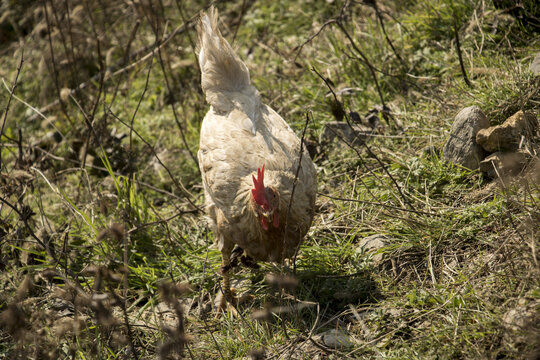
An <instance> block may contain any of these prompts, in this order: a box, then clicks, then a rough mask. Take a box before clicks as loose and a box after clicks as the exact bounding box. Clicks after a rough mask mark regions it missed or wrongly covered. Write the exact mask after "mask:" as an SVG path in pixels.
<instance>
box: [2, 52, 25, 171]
mask: <svg viewBox="0 0 540 360" xmlns="http://www.w3.org/2000/svg"><path fill="white" fill-rule="evenodd" d="M23 62H24V49H23V50H22V53H21V60H19V66H17V74H15V80H14V81H13V86H12V87H11V90H10V91H9V98H8V102H7V105H6V110H5V111H4V118H3V119H2V128H1V129H0V138H1V137H2V135H3V134H4V127H5V126H6V122H7V114H8V112H9V106H10V105H11V99H12V98H13V93H14V92H15V89H16V88H17V81H19V75H20V74H21V69H22V66H23ZM2 165H3V163H2V151H0V170H2Z"/></svg>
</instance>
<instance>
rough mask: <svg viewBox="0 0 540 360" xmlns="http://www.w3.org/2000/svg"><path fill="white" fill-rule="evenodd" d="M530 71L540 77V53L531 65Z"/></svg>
mask: <svg viewBox="0 0 540 360" xmlns="http://www.w3.org/2000/svg"><path fill="white" fill-rule="evenodd" d="M529 70H531V72H532V73H533V74H534V75H540V52H539V53H537V54H536V57H535V58H534V60H533V61H532V63H531V65H529Z"/></svg>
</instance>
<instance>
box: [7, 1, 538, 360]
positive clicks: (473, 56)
mask: <svg viewBox="0 0 540 360" xmlns="http://www.w3.org/2000/svg"><path fill="white" fill-rule="evenodd" d="M524 3H525V5H526V6H525V9H526V10H527V11H528V14H529V15H530V14H534V12H535V11H536V12H537V11H538V7H537V6H536V5H535V4H534V3H533V2H530V3H529V2H524ZM47 4H48V5H47V11H48V12H47V16H48V18H46V17H45V13H44V12H43V8H42V6H41V4H37V3H33V2H28V3H26V4H23V3H21V4H18V3H17V4H15V3H13V4H12V3H8V2H5V3H2V4H1V5H0V13H8V14H9V16H7V17H2V18H1V20H0V38H1V39H2V40H3V41H2V45H0V57H1V59H2V64H3V66H2V68H1V69H0V77H1V78H2V79H3V80H4V81H5V83H6V86H7V87H9V88H10V87H11V86H13V81H14V79H15V77H16V75H17V67H18V65H19V62H20V59H21V56H22V57H23V60H24V61H23V64H22V67H21V70H20V74H19V77H18V81H17V87H16V89H15V92H14V95H15V96H17V97H18V98H19V99H20V100H17V99H15V98H14V97H13V98H11V100H10V93H9V91H8V90H7V89H6V88H5V87H4V84H3V83H2V84H0V87H1V88H2V91H0V94H1V95H0V104H2V105H1V106H2V108H3V109H4V108H5V107H6V106H7V105H8V102H9V105H10V107H9V112H7V113H6V114H4V113H2V117H1V119H2V120H0V124H1V123H3V121H4V119H5V124H4V125H3V128H2V133H1V134H0V136H1V137H0V138H1V145H0V151H1V155H2V157H1V161H0V197H1V199H2V200H1V201H2V202H1V204H0V206H1V207H0V269H1V271H2V273H1V275H0V288H1V289H2V291H1V293H0V357H6V358H35V359H57V358H73V359H94V358H95V359H125V358H130V359H131V358H142V359H145V358H155V357H158V358H160V357H161V358H176V357H180V355H179V353H180V352H182V354H183V355H182V356H183V357H186V358H193V359H203V358H204V359H208V358H210V359H220V358H223V359H234V358H239V359H241V358H249V357H251V358H256V359H257V358H272V359H274V358H275V359H277V358H292V359H308V358H309V359H312V358H319V357H320V358H330V359H344V358H365V359H373V358H385V359H387V358H388V359H409V358H412V359H426V358H427V359H450V358H458V359H462V358H463V359H478V358H489V359H492V358H497V359H503V358H527V356H529V357H530V358H533V357H534V354H537V353H538V351H539V350H538V349H539V342H538V336H537V335H536V334H537V333H538V330H539V329H538V325H536V324H538V323H539V322H538V321H537V320H538V304H539V303H540V288H539V283H538V271H539V267H538V257H539V256H538V248H539V245H540V244H538V239H539V238H540V236H539V235H540V228H539V226H538V224H539V223H540V211H539V207H538V204H539V200H540V199H539V198H540V191H539V188H538V182H537V181H536V180H535V178H534V176H535V174H534V173H532V175H531V176H530V177H529V178H527V177H522V178H519V179H515V180H514V181H512V182H506V183H504V184H502V183H501V182H498V181H494V182H491V181H490V180H488V179H486V178H484V177H483V176H482V175H481V174H480V173H479V172H477V171H469V170H467V169H464V168H461V167H459V166H457V165H453V164H448V163H445V162H444V161H443V160H442V155H441V149H442V146H443V144H444V142H445V141H446V138H447V136H448V130H449V129H450V126H451V124H452V121H453V118H454V116H455V115H456V114H457V113H458V112H459V110H461V109H462V108H464V107H467V106H470V105H478V106H480V107H481V108H482V110H483V111H484V112H485V114H486V115H487V116H488V119H489V120H490V122H491V123H492V124H499V123H501V122H503V121H504V120H505V119H506V118H507V117H509V116H511V115H512V114H514V113H515V112H516V111H518V110H520V109H523V110H528V111H531V112H533V113H535V114H536V116H537V117H538V114H539V105H538V104H539V101H540V96H539V92H538V89H539V83H538V76H536V77H535V76H534V75H533V74H531V73H530V72H529V70H528V66H529V64H530V63H531V61H532V59H533V58H534V56H535V55H536V52H537V51H538V45H539V40H538V37H537V36H536V35H535V33H534V32H533V31H532V29H531V25H530V24H527V23H526V22H524V21H519V20H516V18H514V17H512V16H510V15H509V14H507V13H506V12H505V11H503V10H501V9H496V8H495V7H494V5H493V4H492V3H491V2H480V1H478V2H475V1H458V2H455V1H448V0H437V1H420V2H412V1H408V2H390V1H388V2H387V1H383V2H380V3H379V2H377V4H378V7H379V11H380V13H381V14H382V16H383V23H384V29H385V31H386V34H387V36H388V38H389V39H390V40H391V42H392V45H393V46H394V48H395V51H394V50H393V49H392V48H391V46H390V44H389V42H388V40H387V38H386V36H385V34H384V32H383V28H382V27H381V24H380V21H379V20H378V18H377V15H376V12H375V10H374V9H373V8H372V7H370V6H366V5H363V4H360V3H354V4H349V7H347V8H345V9H342V6H343V5H344V3H343V2H327V1H309V2H308V1H306V2H293V1H284V2H280V3H279V4H278V3H277V2H273V1H267V0H262V1H258V2H253V3H251V2H243V1H232V2H227V3H218V4H217V7H218V9H219V10H220V14H221V15H222V23H221V27H222V29H223V33H224V35H225V37H226V38H227V39H229V40H232V38H233V36H235V39H234V42H233V46H234V47H235V48H237V49H238V52H239V54H240V56H241V57H242V58H243V59H245V61H246V63H247V65H248V67H249V68H250V72H251V78H252V81H253V83H254V84H255V86H256V87H257V88H258V89H259V91H260V93H261V96H262V99H263V100H264V101H265V102H266V103H268V104H270V105H271V106H272V107H273V108H274V109H276V110H277V111H278V112H279V113H280V114H281V115H282V116H283V117H284V118H285V119H286V120H287V122H288V123H289V124H290V125H291V126H292V127H293V129H295V130H296V131H297V132H298V133H299V134H300V133H301V131H302V130H303V126H304V124H305V116H306V112H308V111H309V112H310V114H311V121H310V123H309V125H308V129H307V139H308V140H309V141H310V143H311V144H313V145H314V146H315V148H316V154H315V156H314V160H315V162H316V164H317V170H318V182H319V192H320V193H321V195H319V197H318V200H317V212H316V216H315V220H314V222H313V225H312V228H311V229H310V231H309V233H308V235H307V236H306V239H305V242H304V243H303V245H302V247H301V250H300V252H299V254H298V257H297V258H296V259H295V263H294V266H293V265H292V264H289V266H282V265H276V264H260V265H261V268H260V269H256V270H255V269H248V268H240V269H237V270H235V273H234V274H233V280H235V281H236V282H237V284H236V285H235V286H236V287H237V291H238V293H239V294H242V293H246V294H251V295H254V299H251V300H249V301H247V302H246V303H245V304H243V305H241V306H239V313H240V317H239V318H231V317H229V316H227V315H225V316H223V317H221V318H217V319H214V314H215V306H214V301H215V298H216V296H217V295H218V294H219V291H220V290H219V289H220V278H221V277H220V275H219V270H220V264H221V258H220V252H219V251H218V250H217V248H216V247H215V246H213V245H212V243H213V234H212V232H211V230H210V229H209V228H208V225H207V221H206V219H205V218H204V216H203V214H202V213H201V212H199V211H197V207H200V206H202V204H203V194H202V186H201V179H200V175H199V170H198V165H197V163H196V161H195V160H194V159H193V158H192V155H196V152H197V150H198V142H199V127H200V124H201V121H202V119H203V117H204V115H205V113H206V111H207V109H208V105H207V104H206V103H205V99H204V95H203V94H202V91H201V89H200V85H199V82H200V75H199V70H198V67H197V65H196V57H195V55H194V51H193V48H192V44H193V41H195V39H196V34H195V30H194V28H193V27H192V26H188V28H187V31H180V32H179V33H177V34H176V35H175V36H174V37H172V38H171V39H170V40H167V41H168V42H166V43H165V45H163V46H162V47H161V58H160V56H158V53H157V52H155V53H154V55H153V56H152V55H151V51H152V49H155V46H156V45H155V38H156V33H157V34H158V36H159V37H161V36H162V34H165V35H164V38H165V39H167V37H168V35H169V34H171V33H172V31H173V30H174V29H175V28H177V27H178V26H179V25H181V24H182V23H183V22H184V19H186V20H189V19H192V18H193V19H194V16H196V15H197V14H198V12H199V11H200V10H201V9H202V8H203V7H202V5H201V4H199V3H198V2H195V1H187V2H166V1H165V2H163V8H162V7H161V3H156V4H154V3H152V6H149V5H148V4H147V2H144V1H143V2H139V3H136V4H134V5H129V6H128V5H127V4H124V3H110V4H101V3H99V2H98V3H95V4H94V3H93V2H90V3H89V4H87V3H86V2H78V1H75V2H70V3H69V4H67V6H69V16H68V15H67V14H66V7H65V6H66V4H65V3H64V2H62V1H51V2H47ZM87 6H88V7H89V9H86V7H87ZM535 6H536V7H535ZM87 10H89V11H90V14H91V15H92V16H91V17H90V16H81V11H82V12H87ZM340 13H341V14H342V15H343V16H342V17H339V15H340ZM68 18H69V20H70V21H69V22H68V21H67V19H68ZM47 19H48V20H47ZM330 19H336V20H338V21H339V22H340V24H342V26H343V27H342V28H340V27H339V26H338V24H336V23H330V24H327V25H326V26H324V28H323V25H324V24H325V23H326V22H327V21H328V20H330ZM47 21H48V22H49V25H47ZM135 21H139V24H138V25H136V24H135ZM190 24H192V22H190ZM456 25H457V29H458V32H459V36H460V42H461V48H462V53H463V60H464V67H465V70H466V72H467V74H468V77H469V79H470V80H471V82H472V87H468V86H467V85H466V83H465V81H464V79H463V76H462V72H461V70H460V65H459V61H458V57H457V53H456V47H455V35H454V26H456ZM48 29H50V30H51V31H50V39H49V30H48ZM94 31H95V32H96V33H97V34H98V36H95V35H94ZM319 31H320V32H319ZM318 32H319V33H318ZM317 33H318V35H316V36H313V35H315V34H317ZM312 36H313V37H312ZM348 36H350V37H351V39H352V42H351V39H349V37H348ZM308 39H309V41H307V40H308ZM98 40H99V41H98ZM306 41H307V42H306ZM51 44H52V52H51ZM301 45H303V46H302V47H301V48H300V46H301ZM355 47H356V49H355ZM359 51H360V52H361V54H360V53H359ZM147 54H150V56H148V57H146V58H143V57H144V56H145V55H147ZM362 55H364V56H365V57H366V58H367V60H368V61H369V63H370V64H371V65H372V66H374V67H375V73H376V75H377V83H378V86H379V88H380V93H379V91H378V90H377V86H376V84H375V82H374V79H373V77H372V74H371V73H370V71H369V66H368V65H366V64H365V62H364V61H363V60H362ZM141 59H142V60H141ZM130 64H133V66H131V65H130ZM119 70H120V72H119V73H116V74H114V73H115V72H117V71H119ZM315 70H316V71H317V72H319V73H320V74H321V75H322V76H323V77H324V78H325V79H326V80H327V81H328V83H329V84H330V86H331V87H332V90H333V91H335V92H337V93H338V100H339V102H340V103H341V105H342V106H343V108H344V110H345V113H347V114H348V113H349V112H351V111H353V112H356V113H358V114H359V115H361V116H364V115H365V114H366V113H367V112H368V111H370V110H371V109H373V108H375V107H376V106H379V105H381V97H382V99H383V101H384V102H385V104H386V105H387V106H388V107H389V109H390V112H391V114H392V118H391V119H390V120H389V121H388V122H387V121H385V120H384V119H383V118H382V115H381V116H380V126H379V127H378V128H377V129H376V130H375V132H374V134H373V136H372V137H370V138H369V140H368V145H369V147H370V149H371V151H372V152H373V153H374V154H375V156H376V157H377V159H376V158H374V157H373V156H370V155H369V153H368V152H367V151H366V150H365V149H364V148H363V147H362V146H356V147H355V148H351V147H349V146H347V145H345V144H344V143H342V142H339V141H337V142H334V143H328V142H327V141H325V139H323V138H322V134H323V132H324V128H325V124H326V123H327V122H329V121H335V120H336V118H335V115H334V114H335V110H336V104H335V103H334V104H333V103H332V101H333V100H332V97H331V95H330V93H329V89H328V87H327V86H326V85H325V83H324V82H323V81H322V80H321V78H320V77H319V76H318V75H317V73H316V72H315ZM102 71H107V75H106V76H105V77H104V78H103V80H101V75H102V74H105V72H102ZM81 84H84V86H82V87H81V89H80V90H76V91H74V92H73V93H72V94H71V96H66V94H67V92H66V91H67V90H65V89H72V90H74V89H76V88H77V87H79V86H80V85H81ZM347 88H349V89H351V90H349V91H343V89H347ZM58 93H61V96H60V99H59V96H58ZM329 95H330V96H329ZM21 100H22V101H24V102H27V103H28V104H30V105H31V106H33V107H34V108H37V109H40V110H41V112H42V114H43V116H41V115H37V114H36V112H35V111H33V110H31V109H30V108H29V107H28V106H27V105H25V104H24V103H23V102H22V101H21ZM54 131H56V132H58V133H59V134H60V135H61V136H58V134H57V135H56V136H57V140H54V139H53V137H52V133H53V132H54ZM539 143H540V142H539V139H538V138H534V139H532V146H533V147H532V148H531V149H530V152H531V153H533V154H536V157H537V154H538V149H539V146H538V145H539ZM428 147H431V148H432V151H426V149H427V148H428ZM381 164H382V165H381ZM383 166H384V168H383ZM536 170H538V169H536ZM373 234H383V235H385V236H386V244H385V246H384V247H383V248H381V249H379V250H377V251H376V252H364V251H360V250H359V248H358V247H359V246H358V243H359V242H360V241H361V240H362V239H363V238H364V237H367V236H370V235H373ZM376 255H382V260H380V261H376V260H375V258H376ZM270 273H273V274H282V275H283V274H285V275H288V276H290V277H287V278H285V279H281V278H278V280H269V279H268V277H267V275H268V274H270ZM280 279H281V280H280ZM281 282H283V283H284V284H285V285H283V287H280V285H279V284H280V283H281ZM171 284H176V287H175V286H172V285H171ZM185 284H189V289H188V288H187V286H186V285H185ZM512 310H514V311H522V312H524V313H525V314H526V316H525V317H524V319H525V320H524V322H523V323H522V324H521V325H523V327H522V328H519V327H517V328H516V326H515V323H516V322H515V319H514V322H512V321H510V320H509V316H508V314H510V312H511V311H512ZM331 329H340V330H342V331H346V332H347V333H348V335H349V336H350V337H351V338H352V340H353V343H354V346H352V347H350V348H346V349H332V348H328V347H326V346H324V343H323V342H322V340H321V338H320V334H322V333H323V332H324V331H326V330H331ZM263 353H264V356H263V357H261V356H262V355H261V354H263ZM257 354H258V355H257ZM257 356H259V357H257Z"/></svg>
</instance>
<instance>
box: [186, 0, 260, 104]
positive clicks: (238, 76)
mask: <svg viewBox="0 0 540 360" xmlns="http://www.w3.org/2000/svg"><path fill="white" fill-rule="evenodd" d="M197 33H198V36H199V42H198V48H197V51H198V54H199V64H200V67H201V73H202V76H201V85H202V89H203V91H204V92H205V94H206V97H207V100H208V102H209V103H210V104H212V105H214V102H215V101H217V100H218V97H219V93H222V92H224V91H242V90H243V89H244V88H245V87H249V86H250V80H249V71H248V69H247V67H246V65H245V64H244V63H243V62H242V60H240V58H239V57H238V55H236V54H235V52H234V50H233V49H232V47H231V45H229V43H228V42H227V40H225V38H223V36H222V35H221V32H220V31H219V28H218V11H217V10H216V9H215V8H214V7H213V6H212V7H210V9H209V10H208V13H207V14H205V13H204V12H202V13H201V18H200V21H199V23H198V24H197Z"/></svg>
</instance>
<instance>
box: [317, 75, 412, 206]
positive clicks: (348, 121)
mask: <svg viewBox="0 0 540 360" xmlns="http://www.w3.org/2000/svg"><path fill="white" fill-rule="evenodd" d="M311 70H313V71H314V72H315V73H316V74H317V76H319V77H320V78H321V79H322V81H324V83H325V84H326V87H328V89H329V90H330V92H331V93H332V95H333V96H334V101H335V102H336V104H338V105H339V106H340V107H341V109H342V110H343V113H344V114H345V120H346V121H347V124H348V125H349V127H350V128H351V129H352V125H351V121H350V119H349V115H348V114H347V112H346V111H345V109H343V105H342V104H341V102H340V101H339V100H338V98H337V95H336V93H335V92H334V89H332V86H330V84H329V83H328V80H326V79H325V78H324V76H322V75H321V74H320V73H319V72H318V71H317V69H315V68H314V67H313V68H311ZM342 140H343V139H342ZM343 141H344V140H343ZM344 142H345V144H347V146H349V147H350V148H351V149H353V150H354V151H355V152H356V153H357V154H358V156H360V153H359V151H358V149H356V148H355V147H354V146H352V144H349V142H347V141H344ZM361 144H362V145H363V146H364V147H365V148H366V150H367V152H368V154H369V155H370V156H372V157H373V158H374V159H375V160H376V161H377V162H378V163H379V165H380V166H381V168H382V169H383V171H384V172H385V173H386V175H388V177H389V178H390V180H391V181H392V182H393V183H394V186H395V187H396V189H397V191H398V192H399V195H401V198H402V199H403V200H404V201H405V203H406V204H407V205H408V206H409V208H411V209H413V210H414V206H413V205H412V204H411V203H410V202H409V200H408V199H407V197H405V194H404V193H403V192H402V191H401V187H400V186H399V184H398V183H397V181H396V180H395V179H394V177H393V176H392V174H390V172H389V171H388V169H387V168H386V166H385V165H384V163H383V162H382V161H381V159H379V157H378V156H377V155H375V153H374V152H373V151H371V148H370V147H369V146H368V145H367V144H366V142H365V141H362V142H361Z"/></svg>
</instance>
